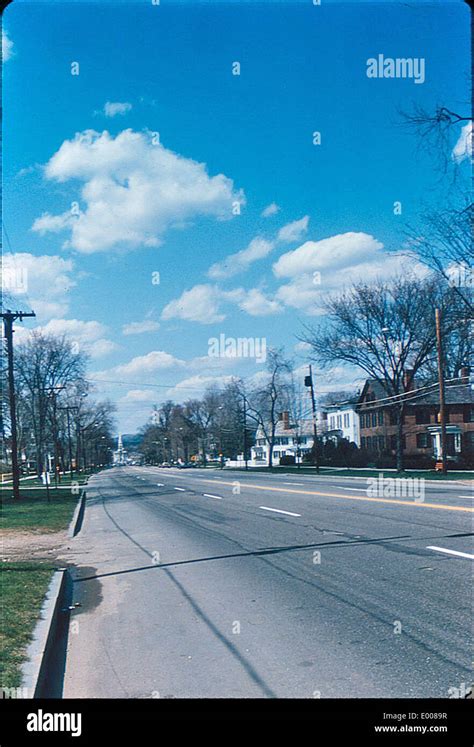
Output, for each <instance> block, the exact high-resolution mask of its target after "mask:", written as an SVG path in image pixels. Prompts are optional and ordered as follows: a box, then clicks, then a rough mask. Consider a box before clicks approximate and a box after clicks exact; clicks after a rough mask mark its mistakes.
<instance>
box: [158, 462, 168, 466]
mask: <svg viewBox="0 0 474 747" xmlns="http://www.w3.org/2000/svg"><path fill="white" fill-rule="evenodd" d="M160 467H171V464H170V463H169V462H162V463H161V464H160Z"/></svg>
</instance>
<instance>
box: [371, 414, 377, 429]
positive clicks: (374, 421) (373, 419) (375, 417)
mask: <svg viewBox="0 0 474 747" xmlns="http://www.w3.org/2000/svg"><path fill="white" fill-rule="evenodd" d="M376 425H377V413H376V412H373V413H372V428H375V426H376Z"/></svg>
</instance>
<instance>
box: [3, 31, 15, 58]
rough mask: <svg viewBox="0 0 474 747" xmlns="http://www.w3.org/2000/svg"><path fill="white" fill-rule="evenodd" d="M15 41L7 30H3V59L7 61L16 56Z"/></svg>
mask: <svg viewBox="0 0 474 747" xmlns="http://www.w3.org/2000/svg"><path fill="white" fill-rule="evenodd" d="M14 54H15V53H14V51H13V42H12V40H11V39H10V37H9V36H8V34H7V32H6V31H3V30H2V60H3V62H7V61H8V60H11V58H12V57H13V56H14Z"/></svg>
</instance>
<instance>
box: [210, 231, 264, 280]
mask: <svg viewBox="0 0 474 747" xmlns="http://www.w3.org/2000/svg"><path fill="white" fill-rule="evenodd" d="M274 246H275V244H274V242H273V241H267V240H266V239H262V238H260V237H259V236H257V237H256V238H254V239H252V241H251V242H250V244H249V245H248V246H247V248H246V249H242V250H241V251H240V252H236V253H235V254H231V255H229V256H228V257H226V258H225V259H223V260H222V261H221V262H216V263H215V264H213V265H212V266H211V267H210V268H209V271H208V273H207V274H208V275H209V277H210V278H212V279H213V280H222V279H223V278H230V277H232V276H233V275H237V273H239V272H242V271H243V270H246V269H247V268H248V267H249V266H250V265H251V264H252V262H255V261H256V260H258V259H263V258H264V257H266V256H267V255H268V254H270V252H271V251H272V249H273V247H274Z"/></svg>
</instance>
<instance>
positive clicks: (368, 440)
mask: <svg viewBox="0 0 474 747" xmlns="http://www.w3.org/2000/svg"><path fill="white" fill-rule="evenodd" d="M367 451H372V437H371V436H367Z"/></svg>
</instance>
